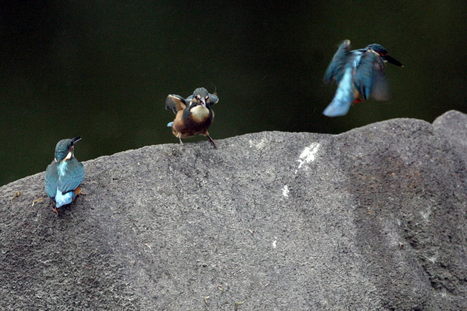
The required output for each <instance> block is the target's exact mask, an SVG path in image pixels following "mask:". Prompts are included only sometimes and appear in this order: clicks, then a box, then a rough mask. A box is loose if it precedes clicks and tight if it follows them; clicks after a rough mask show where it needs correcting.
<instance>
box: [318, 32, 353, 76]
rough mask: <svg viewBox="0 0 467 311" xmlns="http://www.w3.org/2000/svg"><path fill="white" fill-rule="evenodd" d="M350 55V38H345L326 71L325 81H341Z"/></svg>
mask: <svg viewBox="0 0 467 311" xmlns="http://www.w3.org/2000/svg"><path fill="white" fill-rule="evenodd" d="M349 55H350V40H344V42H342V43H341V44H340V45H339V47H338V48H337V51H336V53H335V54H334V56H333V58H332V60H331V62H330V63H329V66H328V68H327V69H326V72H325V73H324V82H326V83H330V82H332V81H333V80H335V81H340V79H341V78H342V75H343V74H344V67H345V64H346V62H347V60H348V57H349Z"/></svg>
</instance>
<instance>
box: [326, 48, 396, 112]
mask: <svg viewBox="0 0 467 311" xmlns="http://www.w3.org/2000/svg"><path fill="white" fill-rule="evenodd" d="M385 62H388V63H391V64H393V65H396V66H399V67H403V65H402V64H401V63H400V62H399V61H397V60H396V59H394V58H392V57H391V56H389V55H388V51H387V50H386V49H385V48H384V47H383V46H382V45H381V44H378V43H373V44H370V45H368V46H367V47H366V48H363V49H358V50H353V51H351V50H350V40H345V41H344V42H342V43H341V45H340V46H339V48H338V49H337V52H336V53H335V54H334V57H333V58H332V61H331V63H330V64H329V66H328V68H327V70H326V73H325V74H324V81H325V82H326V83H329V82H332V81H336V83H337V90H336V95H335V96H334V99H333V100H332V102H331V103H330V104H329V105H328V106H327V107H326V109H325V110H324V111H323V114H324V115H325V116H328V117H338V116H343V115H346V114H347V112H348V111H349V109H350V105H351V104H352V102H353V103H359V102H362V101H364V100H366V99H368V98H370V97H372V98H374V99H375V100H387V99H388V98H389V93H388V87H387V82H386V78H385V76H384V63H385Z"/></svg>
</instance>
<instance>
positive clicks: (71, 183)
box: [45, 137, 84, 213]
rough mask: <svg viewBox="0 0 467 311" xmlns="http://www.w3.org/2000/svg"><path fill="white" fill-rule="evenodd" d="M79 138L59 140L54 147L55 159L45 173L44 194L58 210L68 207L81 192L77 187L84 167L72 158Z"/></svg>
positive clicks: (82, 177) (81, 178)
mask: <svg viewBox="0 0 467 311" xmlns="http://www.w3.org/2000/svg"><path fill="white" fill-rule="evenodd" d="M80 140H81V137H74V138H67V139H62V140H60V141H59V142H58V143H57V145H56V146H55V157H54V160H53V161H52V163H50V164H49V165H48V166H47V169H46V171H45V192H46V193H47V195H48V196H49V197H50V198H51V199H52V200H53V201H54V202H55V207H52V209H53V211H54V212H55V213H58V208H60V207H62V206H64V205H68V204H70V203H71V202H73V200H74V199H75V198H76V196H77V195H78V194H79V193H80V192H81V189H80V187H79V185H80V184H81V183H82V182H83V180H84V167H83V164H82V163H80V162H79V161H78V160H77V159H76V158H75V156H74V149H75V144H76V143H77V142H78V141H80Z"/></svg>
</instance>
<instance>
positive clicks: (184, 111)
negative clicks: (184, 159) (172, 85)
mask: <svg viewBox="0 0 467 311" xmlns="http://www.w3.org/2000/svg"><path fill="white" fill-rule="evenodd" d="M218 102H219V98H218V97H217V95H216V94H211V93H209V92H208V90H206V89H205V88H204V87H199V88H197V89H196V90H194V91H193V94H192V95H190V96H188V97H187V98H183V97H181V96H180V95H175V94H170V95H168V96H167V98H166V100H165V109H166V110H171V111H172V112H173V113H174V114H175V120H174V121H173V122H169V123H167V127H171V128H172V133H173V134H174V136H175V137H178V139H179V140H180V143H181V144H183V142H182V138H186V137H190V136H193V135H204V136H206V137H207V138H208V139H209V141H210V142H211V144H212V145H213V146H214V148H217V147H216V143H215V142H214V140H213V139H212V138H211V136H209V132H208V128H209V126H210V125H211V123H212V121H213V119H214V111H213V110H212V106H214V105H215V104H217V103H218Z"/></svg>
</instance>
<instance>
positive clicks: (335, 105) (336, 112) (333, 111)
mask: <svg viewBox="0 0 467 311" xmlns="http://www.w3.org/2000/svg"><path fill="white" fill-rule="evenodd" d="M353 99H354V93H353V82H352V70H351V68H349V69H347V70H346V71H345V73H344V75H343V77H342V80H341V81H340V82H339V85H338V86H337V90H336V95H335V96H334V98H333V100H332V102H331V103H330V104H329V105H328V106H327V107H326V109H324V111H323V114H324V115H325V116H327V117H339V116H344V115H346V114H347V112H349V109H350V105H351V104H352V101H353Z"/></svg>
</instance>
